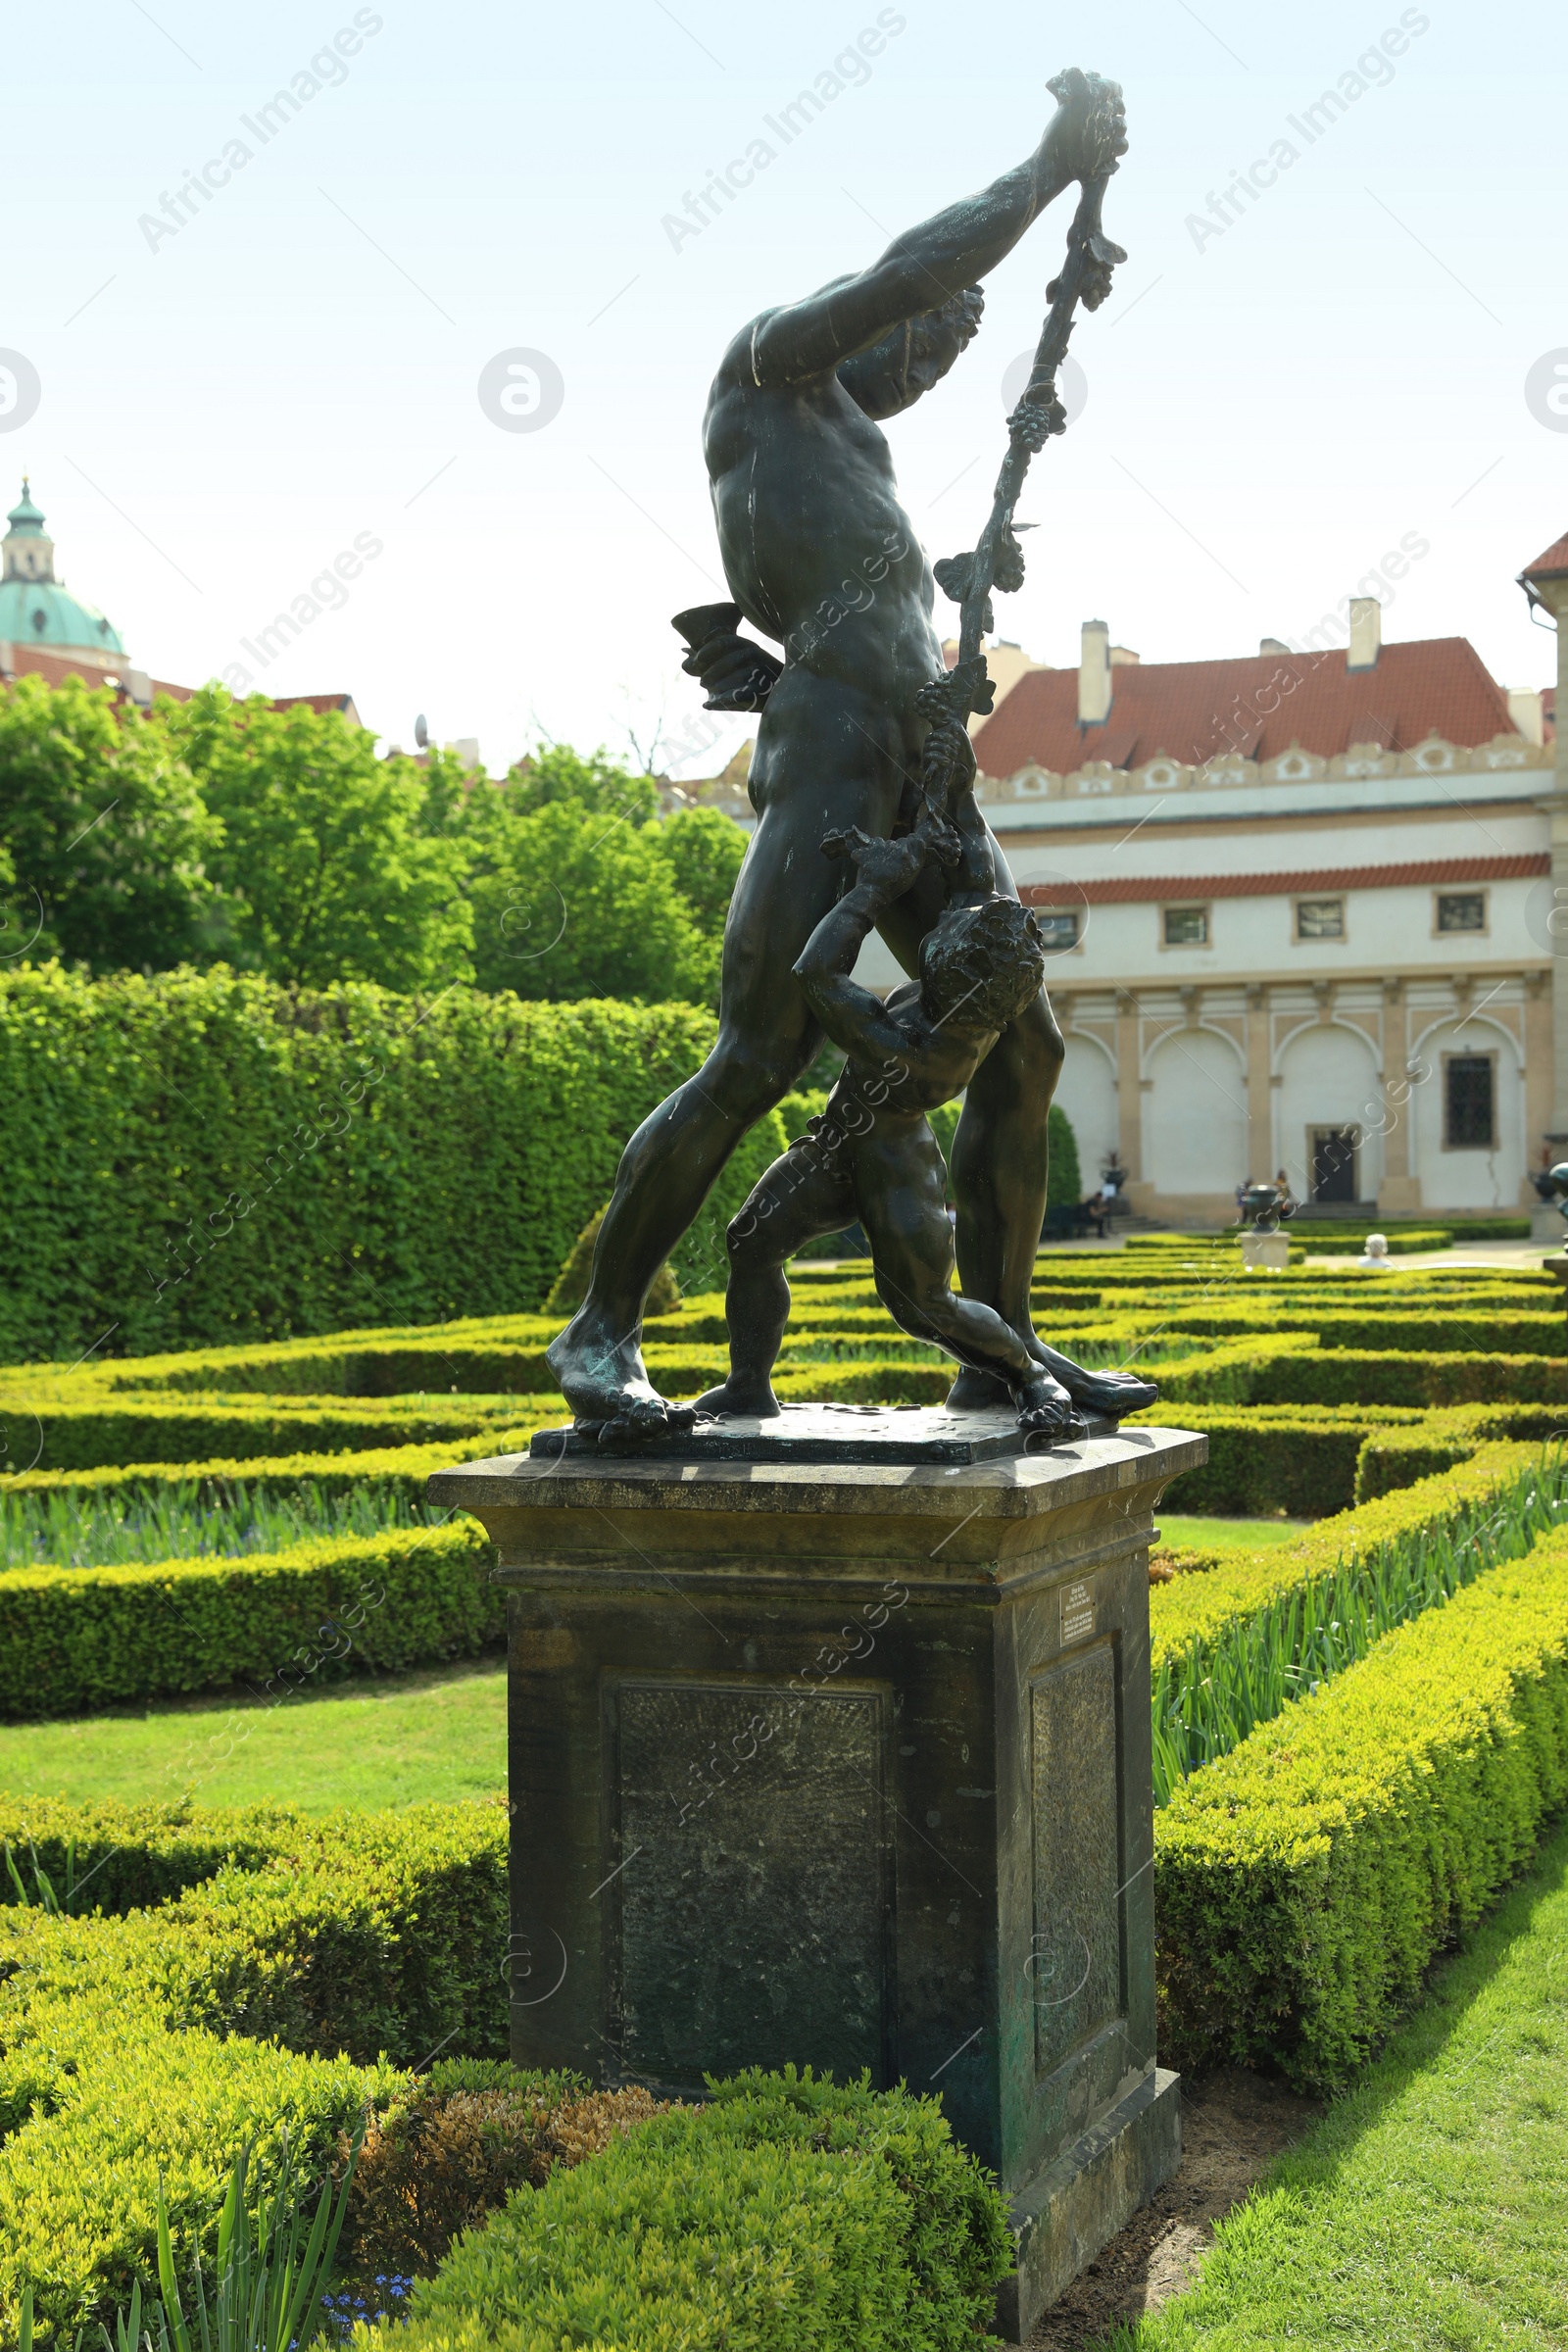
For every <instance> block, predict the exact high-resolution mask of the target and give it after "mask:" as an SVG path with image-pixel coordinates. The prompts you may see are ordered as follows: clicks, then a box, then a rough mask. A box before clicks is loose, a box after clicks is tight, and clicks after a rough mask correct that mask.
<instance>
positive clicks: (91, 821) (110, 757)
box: [0, 677, 232, 973]
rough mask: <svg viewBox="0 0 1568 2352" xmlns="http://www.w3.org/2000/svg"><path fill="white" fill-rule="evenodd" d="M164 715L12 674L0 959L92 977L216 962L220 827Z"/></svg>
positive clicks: (3, 771) (1, 776) (68, 684)
mask: <svg viewBox="0 0 1568 2352" xmlns="http://www.w3.org/2000/svg"><path fill="white" fill-rule="evenodd" d="M170 708H171V706H170V705H168V704H167V703H165V704H162V705H160V707H159V709H158V710H157V711H154V712H152V713H150V714H148V713H144V712H142V711H137V710H135V709H134V708H132V707H129V706H124V705H122V706H120V707H118V708H117V706H116V704H115V701H114V698H113V696H112V695H111V694H109V693H108V692H106V691H105V690H104V689H102V688H100V687H89V686H87V685H86V684H84V683H83V681H82V680H81V679H79V678H68V679H66V681H65V682H64V684H63V685H60V686H47V685H46V684H45V683H44V681H43V680H42V678H35V677H23V678H19V679H18V681H17V683H16V684H15V685H14V686H12V687H10V688H9V689H8V690H7V691H6V692H5V693H4V694H0V891H3V892H4V900H5V904H4V907H3V908H0V913H3V916H4V925H3V927H0V957H4V958H5V959H6V960H8V961H13V960H20V959H21V956H22V955H23V954H24V953H25V954H26V955H27V956H29V957H30V959H31V960H33V961H35V962H44V961H46V960H47V959H48V957H50V956H63V957H65V958H66V959H67V960H68V961H71V962H80V963H83V964H85V965H86V966H87V967H88V969H89V970H91V971H92V972H94V973H100V972H110V971H123V970H126V969H131V970H146V971H156V970H161V969H164V968H167V967H168V966H169V965H171V964H174V963H179V962H181V961H183V960H187V959H190V960H206V959H207V958H209V957H211V956H213V955H214V954H217V953H221V951H222V948H223V946H224V944H225V939H226V927H227V922H228V918H229V916H230V915H231V913H232V909H231V908H228V907H225V905H224V902H223V898H222V895H221V890H220V888H219V887H218V886H217V884H216V882H215V874H214V869H215V868H216V866H217V865H218V863H219V861H220V859H221V842H222V827H221V824H220V823H218V822H217V821H216V819H215V818H214V817H213V816H212V814H211V813H210V812H209V810H208V809H207V808H206V807H205V806H204V804H203V799H202V794H201V791H200V789H199V787H198V785H197V783H196V781H195V779H194V778H193V776H192V775H191V773H190V770H189V768H188V766H187V765H186V764H185V762H184V760H183V758H182V757H181V746H180V745H179V744H178V743H177V742H176V741H174V740H173V739H172V736H171V733H170V729H169V724H168V718H169V711H170Z"/></svg>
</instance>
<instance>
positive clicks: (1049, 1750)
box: [1029, 1587, 1122, 2075]
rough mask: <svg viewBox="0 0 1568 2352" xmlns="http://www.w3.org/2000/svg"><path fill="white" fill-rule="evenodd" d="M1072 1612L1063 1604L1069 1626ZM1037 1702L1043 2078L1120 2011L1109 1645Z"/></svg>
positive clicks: (1061, 1674)
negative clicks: (1068, 1618)
mask: <svg viewBox="0 0 1568 2352" xmlns="http://www.w3.org/2000/svg"><path fill="white" fill-rule="evenodd" d="M1079 1590H1082V1588H1081V1587H1080V1588H1079ZM1088 1605H1089V1606H1090V1607H1091V1609H1092V1607H1093V1603H1092V1602H1091V1603H1090V1604H1088ZM1066 1611H1067V1604H1066V1600H1065V1597H1064V1598H1063V1603H1062V1614H1063V1621H1064V1622H1065V1618H1066ZM1064 1638H1065V1637H1064ZM1031 1698H1032V1702H1033V1736H1034V1836H1035V1855H1034V1862H1035V1870H1034V1881H1035V1920H1034V1947H1033V1951H1032V1953H1031V1956H1030V1961H1029V1973H1030V1977H1031V1980H1032V1985H1033V1991H1034V2006H1035V2064H1036V2067H1037V2068H1038V2070H1039V2072H1040V2073H1041V2074H1043V2075H1045V2074H1051V2073H1053V2072H1054V2069H1055V2068H1056V2067H1058V2066H1060V2065H1061V2063H1062V2061H1063V2060H1064V2059H1066V2058H1068V2057H1070V2056H1071V2054H1072V2052H1073V2051H1074V2050H1075V2049H1077V2048H1078V2047H1079V2046H1080V2044H1081V2043H1083V2042H1085V2041H1087V2040H1089V2039H1090V2037H1091V2036H1092V2035H1093V2034H1098V2033H1099V2032H1100V2030H1101V2028H1102V2027H1103V2026H1106V2025H1108V2024H1109V2023H1110V2022H1111V2020H1112V2019H1113V2018H1115V2017H1117V2016H1118V2015H1119V2014H1120V2012H1121V2006H1122V1992H1121V1980H1122V1966H1121V1907H1120V1901H1119V1890H1120V1869H1119V1859H1120V1857H1119V1838H1118V1835H1117V1820H1118V1814H1119V1807H1118V1803H1117V1772H1116V1687H1115V1661H1114V1658H1113V1656H1112V1653H1111V1647H1110V1644H1109V1642H1099V1643H1097V1644H1096V1646H1095V1647H1094V1648H1093V1649H1089V1650H1085V1651H1083V1652H1081V1653H1080V1654H1079V1655H1078V1656H1076V1657H1073V1658H1068V1659H1065V1660H1063V1662H1062V1663H1061V1664H1060V1665H1058V1666H1053V1667H1051V1668H1049V1669H1048V1670H1047V1671H1046V1672H1045V1673H1044V1674H1041V1675H1039V1676H1037V1677H1036V1679H1035V1681H1034V1684H1033V1686H1032V1690H1031Z"/></svg>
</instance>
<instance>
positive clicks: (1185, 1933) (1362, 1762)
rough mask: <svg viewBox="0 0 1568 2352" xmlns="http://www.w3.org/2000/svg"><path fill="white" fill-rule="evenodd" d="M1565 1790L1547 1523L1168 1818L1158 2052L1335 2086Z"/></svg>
mask: <svg viewBox="0 0 1568 2352" xmlns="http://www.w3.org/2000/svg"><path fill="white" fill-rule="evenodd" d="M1182 1581H1183V1580H1180V1579H1178V1580H1177V1585H1176V1586H1173V1587H1167V1588H1165V1590H1167V1591H1175V1590H1177V1589H1179V1586H1180V1584H1181V1582H1182ZM1186 1581H1188V1582H1190V1583H1192V1584H1194V1585H1203V1584H1206V1583H1208V1582H1209V1581H1210V1580H1209V1579H1208V1578H1206V1577H1196V1578H1192V1579H1189V1580H1186ZM1565 1798H1568V1540H1565V1537H1564V1535H1563V1534H1560V1533H1557V1532H1553V1533H1552V1534H1551V1535H1549V1536H1547V1537H1546V1538H1544V1540H1543V1541H1542V1542H1541V1543H1540V1544H1538V1545H1537V1546H1536V1548H1535V1549H1534V1550H1533V1551H1531V1552H1529V1553H1527V1554H1526V1555H1525V1556H1524V1557H1523V1558H1522V1559H1518V1560H1510V1561H1508V1562H1506V1563H1505V1564H1504V1565H1503V1566H1501V1567H1498V1568H1495V1569H1492V1570H1490V1571H1489V1572H1488V1573H1487V1574H1486V1575H1484V1576H1481V1577H1479V1578H1478V1579H1477V1580H1476V1582H1475V1583H1474V1584H1473V1585H1470V1586H1468V1587H1467V1588H1466V1589H1465V1590H1463V1591H1462V1592H1460V1593H1455V1594H1454V1596H1453V1598H1452V1599H1450V1600H1448V1601H1447V1602H1446V1603H1445V1604H1444V1605H1443V1606H1442V1607H1441V1608H1433V1609H1428V1610H1427V1611H1425V1612H1424V1614H1422V1615H1421V1616H1419V1617H1417V1618H1416V1619H1414V1621H1413V1622H1412V1623H1410V1624H1408V1625H1405V1626H1402V1627H1400V1628H1399V1629H1398V1630H1397V1632H1395V1633H1392V1634H1387V1635H1385V1636H1384V1638H1383V1640H1382V1641H1381V1642H1377V1643H1376V1645H1375V1646H1374V1647H1373V1648H1372V1649H1371V1650H1370V1651H1369V1652H1368V1654H1367V1655H1366V1656H1365V1657H1364V1658H1363V1659H1361V1661H1360V1662H1359V1664H1357V1665H1354V1666H1351V1667H1349V1668H1348V1670H1347V1671H1346V1672H1345V1673H1344V1674H1341V1675H1338V1676H1336V1677H1335V1679H1334V1680H1333V1681H1332V1682H1329V1683H1327V1684H1325V1685H1324V1686H1323V1688H1322V1689H1321V1690H1320V1691H1318V1692H1317V1693H1316V1695H1315V1696H1310V1697H1306V1698H1301V1699H1299V1700H1297V1701H1296V1702H1295V1703H1294V1704H1293V1705H1292V1706H1290V1707H1288V1708H1287V1709H1286V1711H1285V1713H1284V1714H1283V1715H1280V1716H1277V1717H1275V1718H1274V1720H1273V1721H1272V1722H1269V1723H1264V1724H1260V1725H1259V1726H1258V1727H1257V1729H1256V1730H1254V1731H1253V1732H1252V1733H1251V1734H1250V1736H1249V1738H1248V1739H1246V1740H1243V1741H1242V1743H1241V1745H1240V1746H1239V1747H1236V1748H1233V1749H1232V1751H1231V1752H1230V1754H1229V1755H1226V1756H1221V1757H1219V1758H1217V1759H1216V1760H1215V1761H1214V1762H1213V1763H1211V1764H1209V1765H1206V1766H1205V1767H1204V1769H1203V1770H1202V1771H1201V1772H1199V1773H1195V1774H1194V1775H1193V1777H1192V1779H1191V1780H1189V1781H1187V1782H1185V1783H1184V1784H1183V1786H1182V1787H1181V1789H1179V1790H1178V1791H1177V1792H1176V1793H1175V1794H1174V1795H1173V1797H1172V1798H1171V1801H1170V1802H1169V1803H1168V1804H1166V1805H1164V1806H1163V1807H1162V1808H1161V1809H1160V1812H1159V1814H1158V1816H1157V1819H1156V1825H1155V1840H1154V1844H1155V1862H1154V1870H1155V1906H1156V1915H1157V1919H1158V1954H1157V1967H1158V1977H1159V1988H1160V2004H1161V2027H1160V2045H1161V2049H1162V2050H1163V2051H1164V2052H1165V2054H1166V2055H1167V2056H1168V2057H1169V2058H1170V2059H1171V2061H1172V2062H1173V2063H1175V2064H1177V2065H1180V2066H1194V2065H1199V2064H1203V2063H1212V2062H1214V2061H1215V2060H1218V2059H1229V2060H1234V2061H1240V2062H1242V2063H1245V2064H1249V2065H1259V2064H1263V2065H1270V2066H1277V2067H1279V2068H1281V2069H1282V2070H1283V2071H1284V2072H1285V2074H1286V2075H1287V2076H1288V2078H1289V2079H1290V2080H1291V2081H1292V2082H1295V2083H1297V2084H1299V2085H1301V2086H1304V2087H1307V2088H1327V2087H1332V2086H1334V2085H1336V2084H1338V2083H1340V2082H1344V2081H1345V2079H1346V2078H1347V2076H1348V2074H1349V2072H1350V2071H1351V2070H1352V2069H1353V2068H1354V2067H1355V2066H1357V2065H1358V2064H1359V2063H1360V2062H1361V2061H1362V2059H1363V2058H1364V2057H1365V2056H1366V2055H1367V2053H1368V2051H1369V2050H1370V2049H1371V2048H1372V2046H1373V2045H1374V2043H1375V2042H1376V2041H1377V2039H1378V2038H1379V2036H1380V2035H1381V2034H1384V2033H1385V2032H1386V2031H1387V2029H1388V2027H1389V2026H1390V2025H1391V2024H1392V2023H1393V2021H1394V2019H1395V2017H1396V2016H1397V2013H1398V2011H1399V2009H1400V2008H1401V2007H1402V2006H1403V2005H1404V2004H1405V2003H1406V2002H1408V2001H1409V1999H1410V1998H1411V1997H1412V1995H1413V1994H1414V1993H1415V1991H1416V1990H1417V1988H1418V1987H1419V1985H1420V1982H1421V1979H1422V1976H1423V1974H1424V1972H1425V1970H1426V1968H1427V1967H1428V1966H1429V1964H1430V1962H1431V1961H1432V1959H1433V1958H1434V1957H1435V1956H1436V1954H1437V1953H1438V1952H1439V1951H1440V1950H1441V1949H1442V1947H1443V1945H1444V1943H1445V1942H1446V1940H1447V1939H1448V1938H1449V1937H1450V1936H1452V1935H1454V1934H1455V1933H1456V1932H1457V1931H1459V1930H1462V1929H1463V1928H1465V1927H1467V1926H1469V1925H1471V1924H1472V1923H1473V1922H1474V1921H1475V1920H1476V1919H1478V1918H1479V1917H1480V1916H1481V1914H1482V1912H1483V1911H1484V1910H1485V1908H1486V1906H1487V1904H1488V1902H1489V1901H1490V1900H1491V1899H1492V1897H1493V1896H1494V1895H1495V1893H1496V1891H1497V1890H1498V1888H1499V1887H1502V1886H1504V1885H1505V1884H1506V1883H1507V1881H1508V1880H1509V1879H1510V1878H1511V1877H1512V1876H1513V1875H1514V1874H1515V1873H1516V1872H1517V1871H1518V1869H1519V1868H1520V1867H1521V1865H1522V1864H1523V1863H1524V1862H1525V1861H1527V1860H1528V1858H1529V1856H1530V1854H1531V1852H1532V1851H1533V1849H1534V1847H1535V1844H1536V1841H1537V1838H1538V1837H1539V1834H1540V1831H1541V1828H1542V1825H1543V1823H1544V1821H1545V1820H1547V1819H1548V1818H1549V1817H1550V1815H1551V1814H1552V1813H1553V1812H1554V1811H1555V1810H1556V1809H1557V1808H1558V1807H1559V1806H1560V1805H1561V1804H1562V1803H1563V1801H1564V1799H1565Z"/></svg>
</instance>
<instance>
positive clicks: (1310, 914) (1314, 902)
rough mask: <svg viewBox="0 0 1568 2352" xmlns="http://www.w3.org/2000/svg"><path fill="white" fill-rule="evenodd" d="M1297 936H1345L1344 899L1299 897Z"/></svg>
mask: <svg viewBox="0 0 1568 2352" xmlns="http://www.w3.org/2000/svg"><path fill="white" fill-rule="evenodd" d="M1296 936H1297V938H1298V939H1343V938H1344V937H1345V901H1344V900H1343V899H1298V900H1297V902H1296Z"/></svg>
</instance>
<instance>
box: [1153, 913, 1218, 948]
mask: <svg viewBox="0 0 1568 2352" xmlns="http://www.w3.org/2000/svg"><path fill="white" fill-rule="evenodd" d="M1161 911H1162V912H1163V915H1164V918H1165V945H1166V947H1167V948H1206V947H1207V945H1208V908H1207V907H1164V908H1163V909H1162V910H1161Z"/></svg>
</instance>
